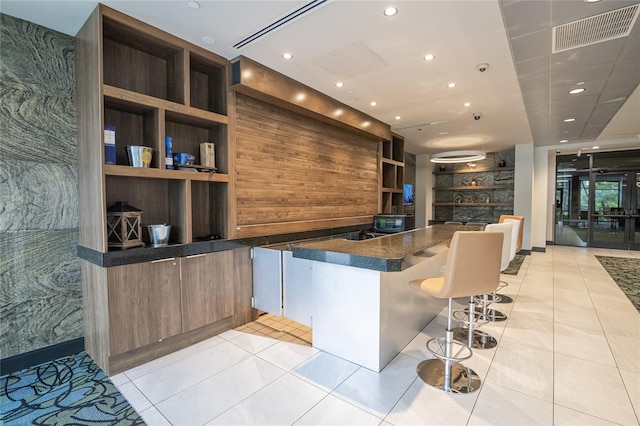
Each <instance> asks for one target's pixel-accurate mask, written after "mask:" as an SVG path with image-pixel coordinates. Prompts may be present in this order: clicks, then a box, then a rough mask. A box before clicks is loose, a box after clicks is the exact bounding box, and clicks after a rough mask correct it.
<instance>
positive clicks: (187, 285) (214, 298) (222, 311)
mask: <svg viewBox="0 0 640 426" xmlns="http://www.w3.org/2000/svg"><path fill="white" fill-rule="evenodd" d="M180 261H181V262H182V282H181V288H182V327H183V332H188V331H191V330H195V329H196V328H198V327H202V326H204V325H207V324H211V323H213V322H216V321H219V320H221V319H224V318H227V317H229V316H232V315H233V306H234V301H233V251H232V250H226V251H221V252H216V253H209V254H202V255H195V256H187V257H184V258H181V259H180Z"/></svg>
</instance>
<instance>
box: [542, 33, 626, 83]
mask: <svg viewBox="0 0 640 426" xmlns="http://www.w3.org/2000/svg"><path fill="white" fill-rule="evenodd" d="M624 41H625V39H624V38H618V39H615V40H610V41H604V42H602V43H596V44H593V45H590V46H583V47H578V48H576V49H571V50H565V51H564V52H558V53H554V54H553V55H552V57H551V60H552V62H551V73H552V74H555V73H559V72H569V71H574V70H578V69H581V68H586V67H589V66H592V65H594V64H599V63H606V62H612V61H615V60H616V59H617V58H618V55H619V54H620V51H621V49H622V45H623V44H624Z"/></svg>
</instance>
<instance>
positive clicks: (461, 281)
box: [410, 231, 504, 393]
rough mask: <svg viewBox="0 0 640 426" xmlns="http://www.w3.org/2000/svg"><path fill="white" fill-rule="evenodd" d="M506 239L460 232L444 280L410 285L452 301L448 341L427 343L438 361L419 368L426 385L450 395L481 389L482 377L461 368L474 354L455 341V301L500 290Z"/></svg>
mask: <svg viewBox="0 0 640 426" xmlns="http://www.w3.org/2000/svg"><path fill="white" fill-rule="evenodd" d="M503 239H504V236H503V234H502V233H500V232H481V231H458V232H456V233H454V234H453V238H452V239H451V245H450V246H449V251H448V253H447V261H446V264H445V273H444V276H443V277H436V278H427V279H425V280H414V281H411V282H410V284H411V285H413V286H417V287H419V288H420V290H421V291H424V292H425V293H427V294H428V295H430V296H432V297H436V298H438V299H449V301H448V315H447V329H446V331H445V337H437V338H433V339H430V340H429V341H428V342H427V350H429V352H431V353H432V354H433V356H434V357H435V358H433V359H428V360H425V361H422V362H420V364H418V367H417V372H418V376H420V378H421V379H422V380H423V381H424V382H425V383H427V384H429V385H431V386H434V387H436V388H438V389H441V390H443V391H445V392H448V393H471V392H475V391H477V390H478V389H479V388H480V383H481V381H480V377H478V375H477V374H476V373H475V372H474V371H473V370H471V369H470V368H469V367H465V366H464V365H462V364H460V361H464V360H465V359H469V358H470V357H471V356H472V355H473V351H472V350H471V348H470V347H469V346H467V345H463V344H460V343H457V342H455V341H454V340H453V328H452V320H453V309H452V301H453V299H454V298H456V297H472V296H473V295H475V294H487V293H491V292H492V291H493V290H494V289H495V288H496V285H497V283H498V282H499V280H500V260H501V253H502V241H503Z"/></svg>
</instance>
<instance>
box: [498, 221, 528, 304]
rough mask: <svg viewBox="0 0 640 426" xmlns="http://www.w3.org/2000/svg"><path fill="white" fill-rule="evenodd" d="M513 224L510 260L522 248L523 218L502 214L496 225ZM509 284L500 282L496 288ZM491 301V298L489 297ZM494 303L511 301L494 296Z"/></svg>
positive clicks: (510, 299)
mask: <svg viewBox="0 0 640 426" xmlns="http://www.w3.org/2000/svg"><path fill="white" fill-rule="evenodd" d="M505 222H509V223H513V233H512V235H511V259H510V260H509V261H511V260H513V259H515V257H516V254H517V253H518V252H519V251H520V249H521V248H522V238H523V236H524V216H516V215H511V214H503V215H501V216H500V218H499V219H498V223H505ZM508 285H509V283H507V282H506V281H500V285H499V286H498V291H500V290H502V289H503V288H505V287H506V286H508ZM489 298H490V299H491V296H489ZM493 301H494V302H496V303H511V302H513V299H512V298H511V297H509V296H507V295H505V294H496V297H495V300H493Z"/></svg>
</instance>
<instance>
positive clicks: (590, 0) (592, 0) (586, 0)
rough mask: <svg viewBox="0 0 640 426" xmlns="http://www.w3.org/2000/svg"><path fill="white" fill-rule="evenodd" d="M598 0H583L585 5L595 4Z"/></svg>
mask: <svg viewBox="0 0 640 426" xmlns="http://www.w3.org/2000/svg"><path fill="white" fill-rule="evenodd" d="M599 1H600V0H584V2H585V3H597V2H599Z"/></svg>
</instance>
